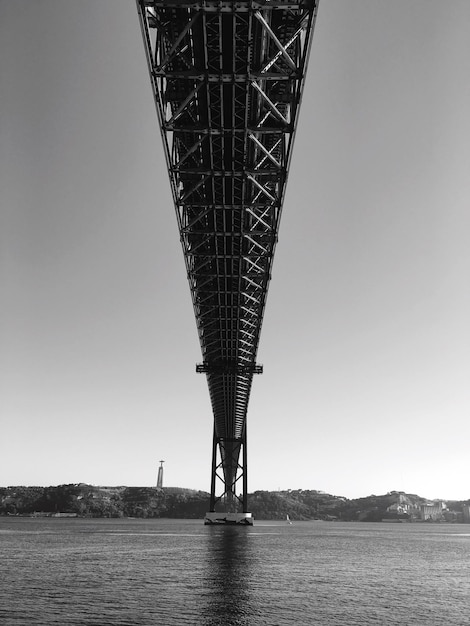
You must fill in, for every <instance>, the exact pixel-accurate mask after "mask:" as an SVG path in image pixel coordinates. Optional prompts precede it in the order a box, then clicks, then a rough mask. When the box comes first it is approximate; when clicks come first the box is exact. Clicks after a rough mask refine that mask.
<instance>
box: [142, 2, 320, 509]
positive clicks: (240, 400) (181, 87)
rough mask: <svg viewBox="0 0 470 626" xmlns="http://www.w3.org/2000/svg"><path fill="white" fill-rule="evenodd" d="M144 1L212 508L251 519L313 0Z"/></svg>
mask: <svg viewBox="0 0 470 626" xmlns="http://www.w3.org/2000/svg"><path fill="white" fill-rule="evenodd" d="M136 1H137V7H138V11H139V16H140V21H141V27H142V33H143V37H144V42H145V48H146V52H147V60H148V64H149V71H150V77H151V82H152V86H153V92H154V96H155V101H156V106H157V112H158V118H159V122H160V128H161V132H162V137H163V143H164V148H165V153H166V159H167V165H168V171H169V175H170V183H171V189H172V193H173V200H174V204H175V208H176V216H177V220H178V226H179V230H180V236H181V242H182V246H183V252H184V256H185V262H186V269H187V275H188V280H189V285H190V289H191V294H192V300H193V305H194V312H195V316H196V323H197V328H198V333H199V339H200V344H201V349H202V357H203V363H202V364H201V365H198V366H197V371H198V372H203V373H205V374H206V376H207V381H208V386H209V393H210V398H211V402H212V410H213V414H214V442H213V464H212V484H211V510H214V506H215V503H216V501H218V500H219V499H221V498H222V497H223V498H224V500H225V504H226V506H227V507H228V508H230V507H233V505H234V504H236V502H237V501H238V500H241V502H242V505H243V510H244V511H246V493H247V481H246V478H247V471H246V468H247V461H246V416H247V409H248V401H249V397H250V391H251V385H252V379H253V375H254V374H256V373H261V371H262V367H261V366H260V365H257V364H256V355H257V350H258V342H259V337H260V332H261V325H262V321H263V313H264V308H265V303H266V294H267V289H268V283H269V280H270V278H271V267H272V262H273V256H274V250H275V245H276V241H277V233H278V227H279V220H280V216H281V210H282V204H283V198H284V192H285V185H286V180H287V173H288V167H289V162H290V158H291V154H292V145H293V139H294V134H295V129H296V123H297V118H298V110H299V105H300V101H301V96H302V90H303V82H304V77H305V70H306V63H307V59H308V55H309V48H310V42H311V35H312V33H313V26H314V22H315V17H316V12H317V7H318V0H264V1H258V2H256V1H254V0H249V1H234V2H229V1H226V0H199V1H198V0H196V1H192V2H191V1H189V0H168V1H166V0H136ZM217 451H218V452H219V455H218V456H219V458H220V461H218V460H217ZM240 478H242V479H243V489H242V491H243V496H242V497H241V498H240V496H237V482H238V481H239V480H240ZM217 479H220V481H221V483H222V486H223V490H222V493H221V495H220V496H216V482H217Z"/></svg>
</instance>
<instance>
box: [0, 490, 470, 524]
mask: <svg viewBox="0 0 470 626" xmlns="http://www.w3.org/2000/svg"><path fill="white" fill-rule="evenodd" d="M465 502H468V501H465ZM425 503H426V499H425V498H422V497H420V496H417V495H413V494H404V493H403V492H397V491H392V492H390V493H388V494H386V495H381V496H376V495H371V496H368V497H365V498H358V499H354V500H348V499H347V498H344V497H341V496H334V495H330V494H327V493H324V492H322V491H316V490H287V491H255V492H254V493H252V494H249V496H248V510H249V511H251V512H252V514H253V515H254V517H255V518H256V519H271V520H275V519H278V520H282V519H285V518H286V515H289V516H290V517H291V519H294V520H309V519H321V520H343V521H381V520H383V519H390V520H393V519H399V518H401V519H410V518H412V517H413V511H418V510H419V507H420V506H421V505H423V504H425ZM463 504H464V502H452V503H448V506H449V508H450V509H451V510H452V511H455V512H460V513H461V512H462V509H463ZM397 505H401V509H400V508H398V509H397ZM405 505H406V507H405ZM404 508H406V510H407V512H405V513H404V512H403V509H404ZM208 510H209V494H208V493H206V492H204V491H195V490H192V489H183V488H178V487H173V488H172V487H166V488H164V489H162V490H159V489H156V488H154V487H123V486H122V487H96V486H92V485H86V484H83V483H80V484H72V485H58V486H56V487H3V488H0V515H57V514H58V513H67V514H71V515H76V516H78V517H139V518H152V517H153V518H155V517H169V518H194V519H198V518H199V519H200V518H202V517H204V514H205V513H206V511H208Z"/></svg>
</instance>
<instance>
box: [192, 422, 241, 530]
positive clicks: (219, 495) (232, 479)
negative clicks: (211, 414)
mask: <svg viewBox="0 0 470 626" xmlns="http://www.w3.org/2000/svg"><path fill="white" fill-rule="evenodd" d="M246 442H247V435H246V421H245V426H244V428H243V435H242V437H241V438H240V439H226V438H222V437H220V438H219V437H217V434H216V431H215V426H214V435H213V442H212V473H211V495H210V511H209V512H208V513H206V517H205V520H204V523H205V524H242V525H252V524H253V518H252V515H251V513H249V512H248V457H247V451H246ZM240 458H241V462H240ZM240 480H241V484H242V493H241V494H239V493H237V490H238V487H239V483H240ZM218 490H219V491H218Z"/></svg>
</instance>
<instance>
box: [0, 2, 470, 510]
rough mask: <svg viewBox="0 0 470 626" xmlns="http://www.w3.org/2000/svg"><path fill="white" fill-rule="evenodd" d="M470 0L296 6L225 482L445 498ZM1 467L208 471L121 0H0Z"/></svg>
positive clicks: (63, 471)
mask: <svg viewBox="0 0 470 626" xmlns="http://www.w3.org/2000/svg"><path fill="white" fill-rule="evenodd" d="M469 33H470V2H469V1H468V0H447V1H446V2H442V1H441V0H394V1H393V2H389V1H387V0H354V1H353V0H321V3H320V10H319V15H318V20H317V25H316V30H315V36H314V40H313V47H312V54H311V58H310V64H309V69H308V78H307V84H306V88H305V94H304V100H303V105H302V107H303V108H302V111H301V116H300V123H299V129H298V134H297V139H296V145H295V149H294V157H293V160H292V166H291V172H290V177H289V183H288V189H287V195H286V199H285V203H284V212H283V218H282V223H281V228H280V238H279V244H278V247H277V250H276V259H275V262H274V271H273V280H272V282H271V287H270V292H269V296H268V300H267V309H266V315H265V321H264V326H263V332H262V336H261V342H260V347H259V359H258V360H259V362H260V363H263V365H264V374H263V375H262V376H256V377H255V378H254V383H253V389H252V396H251V402H250V407H249V415H248V455H249V489H250V491H254V490H256V489H269V490H275V489H278V488H280V489H286V488H292V489H298V488H301V489H320V490H324V491H327V492H329V493H333V494H336V495H343V496H346V497H360V496H365V495H369V494H371V493H376V494H381V493H386V492H387V491H390V490H393V489H397V490H405V491H408V492H411V493H418V494H420V495H422V496H425V497H428V498H437V497H442V498H449V499H450V498H456V499H464V498H470V483H469V480H468V475H469V469H468V445H469V435H470V384H469V381H470V291H469V277H470V245H469V235H470V212H469V204H470V176H469V173H470V114H469V111H470V37H469ZM0 209H1V211H0V217H1V228H0V237H1V242H0V244H1V247H0V254H1V259H0V281H1V285H0V316H1V327H0V328H1V338H0V340H1V347H0V403H1V404H0V411H1V415H0V420H1V422H0V423H1V426H0V434H1V439H0V446H1V449H0V485H4V486H6V485H18V484H25V485H56V484H61V483H76V482H89V483H92V484H101V485H153V484H155V482H156V475H157V467H158V461H159V460H160V459H165V461H166V463H165V478H164V483H165V484H166V485H167V486H170V485H171V486H184V487H191V488H197V489H203V490H207V491H208V490H209V487H210V454H211V442H212V413H211V406H210V400H209V394H208V390H207V384H206V380H205V377H204V376H203V375H196V373H195V364H196V363H197V362H199V361H200V359H201V356H200V348H199V343H198V339H197V332H196V325H195V321H194V315H193V311H192V305H191V300H190V294H189V288H188V285H187V281H186V275H185V269H184V261H183V254H182V251H181V248H180V243H179V235H178V230H177V224H176V219H175V215H174V209H173V205H172V201H171V197H170V187H169V183H168V175H167V172H166V169H165V162H164V158H163V150H162V145H161V139H160V134H159V129H158V125H157V117H156V113H155V108H154V103H153V99H152V94H151V90H150V83H149V78H148V75H147V66H146V61H145V56H144V50H143V44H142V41H141V34H140V29H139V25H138V20H137V15H136V9H135V5H134V2H133V0H100V1H99V2H97V1H96V0H80V1H78V2H64V0H41V1H40V2H39V1H37V0H0Z"/></svg>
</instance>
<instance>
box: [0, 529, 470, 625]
mask: <svg viewBox="0 0 470 626" xmlns="http://www.w3.org/2000/svg"><path fill="white" fill-rule="evenodd" d="M0 557H1V558H0V585H1V586H0V624H1V625H2V626H18V625H21V626H22V625H28V626H29V625H32V624H41V625H47V626H49V625H51V624H60V625H61V626H65V625H68V624H70V625H77V626H82V625H93V626H103V625H112V626H123V625H145V626H150V625H158V626H179V625H182V626H183V625H185V626H186V625H193V624H194V625H197V626H284V624H286V625H287V624H296V625H306V626H307V625H309V626H310V625H312V624H314V625H321V626H329V625H333V626H340V625H341V626H342V625H344V626H353V625H356V624H357V625H361V626H364V625H369V624H377V625H380V626H384V625H387V624H400V625H401V626H403V624H405V625H409V624H419V625H423V626H425V625H426V626H433V625H441V624H442V625H444V624H445V625H446V626H449V625H459V626H464V625H467V624H470V526H468V525H457V524H453V525H450V524H449V525H445V524H441V525H437V524H436V525H432V524H386V523H382V524H372V523H370V524H369V523H353V522H351V523H342V522H319V521H315V522H296V521H294V523H293V524H292V525H287V524H286V523H283V522H267V521H266V522H263V521H256V522H255V525H254V526H253V527H241V528H238V527H225V528H224V527H210V526H204V525H203V524H202V522H201V521H199V520H162V519H157V520H137V519H109V520H108V519H60V518H57V519H55V518H54V519H52V518H36V519H34V518H20V517H6V518H5V517H4V518H0Z"/></svg>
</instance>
